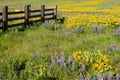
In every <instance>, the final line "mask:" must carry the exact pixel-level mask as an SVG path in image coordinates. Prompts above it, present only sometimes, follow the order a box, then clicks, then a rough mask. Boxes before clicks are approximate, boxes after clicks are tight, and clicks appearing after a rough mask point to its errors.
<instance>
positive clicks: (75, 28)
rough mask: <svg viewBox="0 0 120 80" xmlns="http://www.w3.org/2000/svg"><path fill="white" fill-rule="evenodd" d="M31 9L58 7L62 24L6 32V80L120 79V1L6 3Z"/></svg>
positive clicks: (0, 1)
mask: <svg viewBox="0 0 120 80" xmlns="http://www.w3.org/2000/svg"><path fill="white" fill-rule="evenodd" d="M25 4H32V5H34V6H32V7H31V8H33V7H34V8H36V6H37V5H38V4H39V5H43V4H45V5H48V6H54V5H57V7H58V9H57V19H56V20H46V21H45V22H44V23H42V22H38V23H34V25H29V26H27V27H24V26H18V27H14V28H10V29H9V30H8V31H6V32H2V31H0V80H120V69H119V68H120V1H119V0H64V1H63V0H21V1H17V0H9V1H8V0H0V7H2V6H4V5H8V6H9V7H10V8H11V10H12V11H13V10H14V8H18V9H20V10H21V9H22V7H23V5H25ZM0 11H1V10H0ZM21 15H23V14H19V15H17V14H16V15H11V16H21ZM0 18H1V17H0ZM36 19H37V18H33V20H36ZM19 22H24V20H18V21H13V22H8V24H15V23H19Z"/></svg>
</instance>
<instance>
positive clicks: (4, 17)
mask: <svg viewBox="0 0 120 80" xmlns="http://www.w3.org/2000/svg"><path fill="white" fill-rule="evenodd" d="M19 14H22V16H16V17H10V15H19ZM32 18H39V19H37V20H31V19H32ZM56 18H57V6H55V7H54V8H49V7H48V8H46V6H45V5H41V6H40V8H39V9H31V5H26V6H24V10H21V11H9V8H8V6H3V7H2V12H0V29H1V30H2V31H6V30H8V28H11V27H17V26H28V25H30V24H32V23H33V22H42V23H44V22H45V20H52V19H56ZM17 20H23V22H20V23H16V24H9V23H10V22H13V21H17Z"/></svg>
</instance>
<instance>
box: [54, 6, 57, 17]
mask: <svg viewBox="0 0 120 80" xmlns="http://www.w3.org/2000/svg"><path fill="white" fill-rule="evenodd" d="M54 19H57V5H56V6H55V9H54Z"/></svg>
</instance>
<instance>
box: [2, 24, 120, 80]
mask: <svg viewBox="0 0 120 80" xmlns="http://www.w3.org/2000/svg"><path fill="white" fill-rule="evenodd" d="M73 30H76V28H75V29H69V28H65V27H61V28H59V29H58V30H52V28H48V27H45V26H42V25H36V26H34V27H33V28H28V29H27V30H25V31H12V30H10V31H8V32H5V33H1V35H0V64H1V66H0V72H4V73H5V74H6V75H7V76H9V77H10V76H11V75H10V74H11V72H10V71H9V69H11V68H10V65H9V64H10V60H11V57H13V59H19V60H20V61H22V60H27V59H29V57H30V55H31V54H33V53H35V51H39V53H40V54H42V55H45V56H51V55H53V54H54V52H57V53H61V52H65V54H67V55H70V54H72V53H73V52H74V51H76V50H89V51H94V50H96V49H97V50H101V51H104V50H105V49H106V46H107V45H110V44H117V45H120V44H119V43H120V40H119V39H118V38H115V36H112V35H111V31H112V29H109V28H106V30H105V31H104V32H100V33H94V32H93V31H92V28H85V32H73ZM119 53H120V52H118V51H113V52H107V54H106V55H108V57H110V58H111V59H113V61H114V65H113V66H114V67H115V68H116V69H117V68H118V70H117V71H118V72H119V67H120V65H119V63H120V61H119V58H120V56H119ZM48 58H49V57H48ZM10 78H12V77H10ZM7 80H8V78H7ZM10 80H11V79H10Z"/></svg>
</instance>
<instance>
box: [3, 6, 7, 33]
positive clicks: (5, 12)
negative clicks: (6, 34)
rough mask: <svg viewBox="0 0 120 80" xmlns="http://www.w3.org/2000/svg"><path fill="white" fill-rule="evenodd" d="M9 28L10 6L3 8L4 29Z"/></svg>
mask: <svg viewBox="0 0 120 80" xmlns="http://www.w3.org/2000/svg"><path fill="white" fill-rule="evenodd" d="M7 29H8V6H4V7H3V8H2V31H6V30H7Z"/></svg>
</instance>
